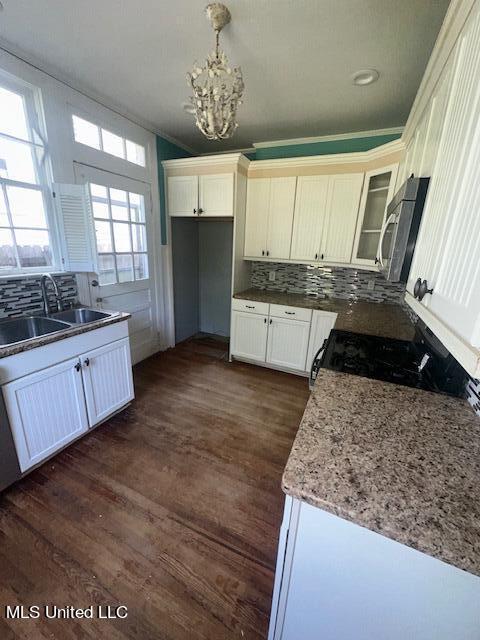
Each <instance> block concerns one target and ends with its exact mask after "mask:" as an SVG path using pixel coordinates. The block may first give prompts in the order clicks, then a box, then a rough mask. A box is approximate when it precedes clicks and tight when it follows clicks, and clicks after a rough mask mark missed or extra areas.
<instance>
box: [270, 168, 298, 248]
mask: <svg viewBox="0 0 480 640" xmlns="http://www.w3.org/2000/svg"><path fill="white" fill-rule="evenodd" d="M296 185H297V178H296V177H291V178H272V180H271V184H270V207H269V215H268V233H267V247H266V250H267V256H268V257H269V258H288V257H289V256H290V242H291V239H292V224H293V209H294V206H295V188H296Z"/></svg>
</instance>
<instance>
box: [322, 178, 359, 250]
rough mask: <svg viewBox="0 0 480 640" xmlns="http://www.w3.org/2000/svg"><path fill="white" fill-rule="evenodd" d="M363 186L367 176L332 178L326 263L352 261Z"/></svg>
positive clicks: (327, 219)
mask: <svg viewBox="0 0 480 640" xmlns="http://www.w3.org/2000/svg"><path fill="white" fill-rule="evenodd" d="M362 186H363V173H350V174H348V173H347V174H341V175H338V176H330V181H329V188H328V202H327V215H326V220H325V226H324V232H323V237H322V250H321V253H322V256H321V258H322V260H325V261H326V262H350V261H351V258H352V249H353V241H354V239H355V228H356V226H357V217H358V206H359V203H360V196H361V194H362Z"/></svg>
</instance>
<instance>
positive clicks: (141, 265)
mask: <svg viewBox="0 0 480 640" xmlns="http://www.w3.org/2000/svg"><path fill="white" fill-rule="evenodd" d="M133 266H134V269H135V280H144V279H145V278H148V259H147V254H145V253H135V254H134V256H133Z"/></svg>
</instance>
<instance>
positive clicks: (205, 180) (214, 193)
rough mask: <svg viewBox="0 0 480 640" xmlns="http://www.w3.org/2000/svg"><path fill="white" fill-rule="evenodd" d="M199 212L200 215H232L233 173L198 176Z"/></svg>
mask: <svg viewBox="0 0 480 640" xmlns="http://www.w3.org/2000/svg"><path fill="white" fill-rule="evenodd" d="M198 180H199V183H198V189H199V210H198V212H199V214H200V215H201V216H202V217H207V218H208V217H216V216H222V217H230V216H233V185H234V175H233V173H220V174H217V175H205V176H199V179H198Z"/></svg>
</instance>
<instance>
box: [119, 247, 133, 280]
mask: <svg viewBox="0 0 480 640" xmlns="http://www.w3.org/2000/svg"><path fill="white" fill-rule="evenodd" d="M117 270H118V281H119V282H131V281H133V261H132V256H131V254H127V255H124V256H119V255H117Z"/></svg>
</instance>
